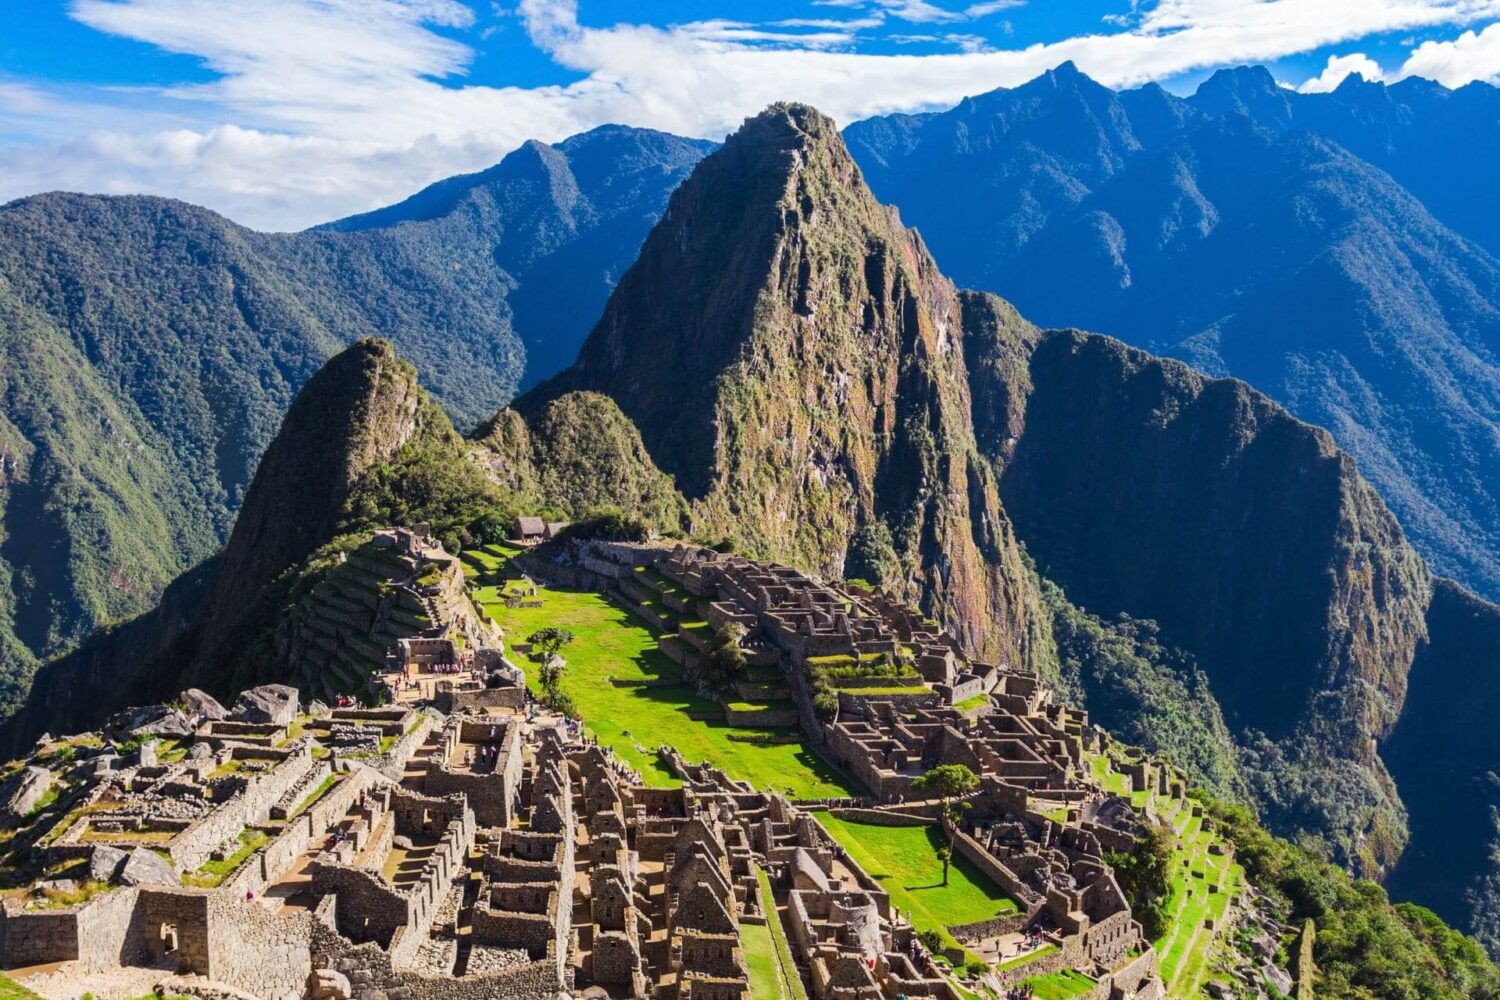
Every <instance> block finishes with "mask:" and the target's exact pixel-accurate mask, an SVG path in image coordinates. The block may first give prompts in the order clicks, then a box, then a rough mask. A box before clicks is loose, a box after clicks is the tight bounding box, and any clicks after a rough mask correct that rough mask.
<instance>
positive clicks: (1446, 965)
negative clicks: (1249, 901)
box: [1210, 805, 1500, 1000]
mask: <svg viewBox="0 0 1500 1000" xmlns="http://www.w3.org/2000/svg"><path fill="white" fill-rule="evenodd" d="M1210 811H1211V813H1212V815H1213V816H1214V817H1215V818H1217V819H1218V820H1219V822H1220V823H1221V824H1222V829H1223V832H1224V834H1225V836H1227V837H1228V838H1229V839H1230V840H1232V841H1234V843H1235V845H1236V848H1237V851H1238V853H1237V858H1238V860H1239V862H1240V863H1241V864H1243V865H1244V866H1245V873H1246V875H1247V876H1248V877H1249V878H1250V880H1251V882H1252V883H1254V885H1255V886H1256V888H1258V889H1259V890H1261V891H1262V892H1264V893H1267V894H1268V895H1269V896H1270V899H1271V901H1272V904H1273V906H1274V907H1275V909H1276V910H1277V911H1278V916H1279V917H1280V918H1281V919H1282V920H1283V921H1285V922H1289V923H1291V924H1293V925H1294V926H1298V927H1300V926H1301V925H1302V922H1303V921H1304V920H1306V919H1309V918H1310V919H1312V920H1313V921H1315V923H1316V925H1317V937H1316V940H1315V943H1314V948H1313V959H1314V964H1315V966H1316V968H1317V981H1316V984H1315V985H1316V995H1317V996H1318V997H1320V998H1327V1000H1342V998H1345V997H1347V998H1351V1000H1373V998H1377V997H1378V998H1381V1000H1386V998H1390V1000H1446V998H1453V1000H1457V998H1459V997H1467V998H1471V1000H1472V998H1493V997H1500V969H1497V968H1496V967H1495V966H1494V965H1493V964H1492V963H1491V962H1490V961H1489V960H1488V958H1487V957H1486V956H1485V953H1484V950H1483V949H1482V948H1481V947H1480V946H1479V945H1478V944H1477V943H1476V942H1475V941H1474V940H1473V939H1472V938H1466V937H1464V936H1463V935H1461V934H1458V933H1456V932H1454V931H1452V930H1450V929H1449V928H1448V927H1446V926H1444V924H1443V922H1442V921H1441V920H1439V919H1438V918H1437V917H1436V916H1434V915H1433V914H1432V913H1431V912H1430V911H1428V910H1426V909H1424V908H1422V907H1420V906H1415V905H1413V904H1411V903H1397V904H1395V905H1392V904H1391V902H1390V900H1389V898H1388V897H1387V895H1386V892H1385V890H1384V889H1382V888H1381V887H1380V886H1379V885H1376V884H1375V883H1374V882H1369V881H1365V880H1362V879H1355V878H1352V877H1351V876H1350V875H1349V874H1348V873H1347V872H1345V871H1343V870H1342V869H1340V868H1337V867H1335V866H1334V865H1331V864H1329V863H1328V862H1327V861H1325V860H1323V859H1322V858H1320V857H1319V856H1317V855H1316V854H1313V853H1310V852H1309V851H1306V850H1303V849H1302V848H1299V847H1297V846H1295V845H1293V844H1292V843H1290V842H1288V841H1285V840H1279V839H1277V838H1275V837H1272V836H1271V835H1270V834H1268V833H1266V831H1265V830H1264V829H1262V828H1261V826H1260V825H1259V824H1258V823H1257V822H1256V821H1255V819H1254V817H1253V816H1251V815H1250V813H1249V811H1248V810H1246V809H1244V808H1243V807H1239V806H1224V805H1218V806H1214V807H1212V808H1211V810H1210ZM1283 946H1284V947H1286V948H1293V949H1294V948H1295V947H1296V939H1295V938H1293V939H1292V941H1290V942H1284V943H1283Z"/></svg>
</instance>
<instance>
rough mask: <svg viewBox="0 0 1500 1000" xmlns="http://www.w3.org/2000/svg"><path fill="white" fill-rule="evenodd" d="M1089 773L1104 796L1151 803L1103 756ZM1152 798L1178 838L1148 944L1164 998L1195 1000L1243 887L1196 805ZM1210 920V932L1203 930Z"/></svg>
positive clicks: (1241, 877)
mask: <svg viewBox="0 0 1500 1000" xmlns="http://www.w3.org/2000/svg"><path fill="white" fill-rule="evenodd" d="M1090 768H1091V771H1092V773H1093V776H1094V778H1095V779H1096V780H1098V781H1099V782H1100V783H1101V784H1102V785H1103V786H1104V789H1105V790H1106V791H1108V792H1111V793H1113V794H1116V795H1121V796H1126V797H1128V798H1129V799H1130V801H1131V804H1132V805H1134V806H1135V807H1137V808H1141V807H1143V806H1144V805H1145V804H1146V802H1147V801H1148V800H1149V799H1151V798H1153V796H1152V795H1151V793H1150V792H1145V791H1142V792H1132V791H1130V782H1129V779H1128V778H1127V777H1126V776H1125V775H1123V774H1121V773H1118V772H1115V771H1112V770H1111V769H1110V767H1109V764H1108V761H1107V759H1106V758H1105V757H1104V756H1103V755H1099V756H1096V757H1094V758H1093V760H1092V761H1090ZM1154 798H1155V802H1156V807H1155V808H1156V812H1157V814H1158V815H1160V816H1161V817H1162V818H1163V819H1165V820H1166V821H1167V822H1168V823H1169V824H1170V825H1171V827H1172V830H1173V831H1174V832H1175V833H1176V834H1177V846H1176V848H1175V849H1174V850H1173V853H1172V892H1171V895H1170V897H1169V898H1168V902H1167V914H1168V923H1167V931H1166V933H1165V934H1163V935H1162V936H1161V937H1160V938H1158V939H1157V940H1156V941H1154V942H1153V944H1154V945H1155V947H1156V951H1157V955H1158V960H1159V962H1160V965H1161V972H1162V978H1163V980H1164V982H1165V983H1166V985H1167V992H1168V994H1169V995H1171V996H1174V997H1177V996H1180V997H1197V996H1199V995H1200V992H1199V991H1200V990H1201V988H1202V986H1203V985H1204V983H1205V982H1206V981H1207V978H1208V973H1209V972H1210V971H1211V969H1210V958H1211V955H1212V952H1213V948H1214V945H1215V942H1216V938H1217V936H1216V932H1215V929H1217V928H1219V927H1222V926H1223V923H1224V917H1225V915H1226V914H1227V913H1228V911H1229V907H1230V905H1231V902H1232V900H1233V899H1234V897H1235V895H1236V894H1237V893H1238V892H1239V890H1240V887H1241V886H1242V885H1243V884H1244V869H1243V868H1242V867H1241V866H1240V865H1238V864H1235V863H1233V862H1231V861H1230V860H1229V858H1228V856H1227V854H1223V853H1219V854H1214V853H1211V852H1210V846H1211V845H1215V844H1222V841H1221V838H1220V837H1219V835H1218V834H1217V833H1214V832H1209V831H1205V830H1204V829H1203V819H1202V817H1201V816H1194V815H1193V808H1194V805H1195V802H1194V800H1193V799H1192V798H1191V797H1189V798H1182V799H1177V798H1171V797H1169V796H1162V795H1157V796H1154ZM1210 920H1211V921H1213V924H1214V928H1212V929H1211V928H1209V927H1208V926H1207V922H1208V921H1210ZM1039 995H1040V994H1039Z"/></svg>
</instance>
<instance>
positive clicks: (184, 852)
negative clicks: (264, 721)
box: [167, 743, 314, 871]
mask: <svg viewBox="0 0 1500 1000" xmlns="http://www.w3.org/2000/svg"><path fill="white" fill-rule="evenodd" d="M313 764H314V762H313V759H312V755H311V754H310V753H309V745H308V744H305V743H304V744H300V745H299V746H298V747H297V748H295V750H294V752H292V753H291V754H289V755H288V756H287V758H286V760H284V761H283V762H282V763H280V764H278V765H276V766H275V767H274V768H272V769H271V770H270V771H269V772H267V773H266V774H264V775H262V776H259V777H257V778H255V779H254V780H252V781H250V782H249V783H248V785H247V786H246V788H245V790H244V791H243V792H241V793H240V794H238V795H236V796H235V797H234V798H232V799H230V800H229V801H228V802H225V803H224V804H223V805H221V806H218V807H217V808H215V809H214V810H213V811H212V812H210V813H208V814H207V815H206V816H203V817H202V818H200V819H197V820H195V821H194V822H193V823H192V825H190V826H189V827H188V828H187V829H186V830H183V831H182V832H181V833H179V834H178V835H177V836H176V837H173V838H172V841H171V842H170V843H169V844H168V845H167V853H168V854H170V855H171V857H172V861H173V863H174V864H176V865H177V867H179V868H181V869H183V870H184V871H194V870H196V869H197V868H198V867H200V866H201V865H202V864H203V862H205V861H207V860H208V859H209V856H210V855H211V854H212V853H213V852H214V850H215V848H217V847H218V846H219V845H220V844H223V843H225V842H226V841H229V840H232V839H234V838H235V837H238V836H239V835H240V831H242V830H244V829H245V827H247V826H250V825H251V824H254V823H262V822H264V821H265V820H266V819H267V818H268V817H269V816H270V815H271V807H272V806H273V805H275V804H276V803H277V801H279V800H280V799H281V796H282V795H284V794H285V793H286V791H287V789H289V788H291V787H292V786H293V785H295V784H296V783H297V782H298V781H299V780H300V779H301V778H302V777H303V775H305V774H306V773H307V772H308V771H309V770H310V769H311V768H312V767H313Z"/></svg>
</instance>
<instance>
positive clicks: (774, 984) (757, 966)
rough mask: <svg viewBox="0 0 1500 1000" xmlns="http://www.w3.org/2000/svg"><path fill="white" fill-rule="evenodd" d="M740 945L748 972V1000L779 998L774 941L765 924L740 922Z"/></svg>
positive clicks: (778, 973)
mask: <svg viewBox="0 0 1500 1000" xmlns="http://www.w3.org/2000/svg"><path fill="white" fill-rule="evenodd" d="M740 946H741V947H742V948H744V949H745V965H746V967H747V968H748V969H749V972H750V1000H781V970H780V968H779V967H778V965H777V962H776V943H775V942H774V941H772V940H771V928H769V927H767V926H766V925H765V924H740Z"/></svg>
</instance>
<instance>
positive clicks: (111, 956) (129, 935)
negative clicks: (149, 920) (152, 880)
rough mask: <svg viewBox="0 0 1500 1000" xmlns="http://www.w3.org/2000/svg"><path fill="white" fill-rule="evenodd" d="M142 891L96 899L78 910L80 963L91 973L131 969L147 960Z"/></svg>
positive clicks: (112, 893) (122, 890) (129, 891)
mask: <svg viewBox="0 0 1500 1000" xmlns="http://www.w3.org/2000/svg"><path fill="white" fill-rule="evenodd" d="M139 895H140V890H138V889H131V888H127V889H119V890H116V891H114V892H109V893H105V894H104V895H102V896H95V897H94V898H93V899H91V900H89V901H88V903H87V904H85V905H84V906H81V907H79V909H78V962H79V964H80V965H81V966H82V967H83V969H84V970H85V971H87V972H102V971H104V970H106V969H112V968H114V967H115V966H118V965H130V964H132V963H134V962H138V961H140V960H141V959H142V958H144V957H145V948H144V936H143V927H144V915H141V914H138V913H137V905H138V903H139Z"/></svg>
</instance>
